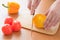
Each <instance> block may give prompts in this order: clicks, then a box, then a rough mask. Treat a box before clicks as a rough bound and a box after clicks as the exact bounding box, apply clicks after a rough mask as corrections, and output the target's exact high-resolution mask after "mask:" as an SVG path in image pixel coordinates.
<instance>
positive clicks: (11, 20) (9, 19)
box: [4, 17, 13, 25]
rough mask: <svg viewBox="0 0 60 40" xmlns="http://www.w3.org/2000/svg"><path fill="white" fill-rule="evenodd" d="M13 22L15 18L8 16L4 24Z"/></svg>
mask: <svg viewBox="0 0 60 40" xmlns="http://www.w3.org/2000/svg"><path fill="white" fill-rule="evenodd" d="M12 22H13V18H11V17H8V18H6V19H5V22H4V24H10V25H12Z"/></svg>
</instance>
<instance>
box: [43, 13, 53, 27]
mask: <svg viewBox="0 0 60 40" xmlns="http://www.w3.org/2000/svg"><path fill="white" fill-rule="evenodd" d="M52 16H53V14H52V13H50V14H48V16H47V19H46V21H45V23H44V27H45V28H46V27H47V25H48V23H50V20H51V19H52Z"/></svg>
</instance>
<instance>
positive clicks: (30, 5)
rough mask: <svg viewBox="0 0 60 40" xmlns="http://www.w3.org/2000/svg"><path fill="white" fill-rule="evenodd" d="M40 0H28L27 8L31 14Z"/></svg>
mask: <svg viewBox="0 0 60 40" xmlns="http://www.w3.org/2000/svg"><path fill="white" fill-rule="evenodd" d="M39 3H40V0H29V3H28V8H29V9H30V10H31V14H33V13H35V9H36V8H37V6H38V5H39Z"/></svg>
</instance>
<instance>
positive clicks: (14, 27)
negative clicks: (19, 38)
mask: <svg viewBox="0 0 60 40" xmlns="http://www.w3.org/2000/svg"><path fill="white" fill-rule="evenodd" d="M12 30H13V31H20V30H21V24H20V22H18V21H14V22H13V23H12Z"/></svg>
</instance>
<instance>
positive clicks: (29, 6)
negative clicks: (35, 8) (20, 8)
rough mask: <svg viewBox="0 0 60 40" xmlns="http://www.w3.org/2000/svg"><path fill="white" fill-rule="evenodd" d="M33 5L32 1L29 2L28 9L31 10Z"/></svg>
mask: <svg viewBox="0 0 60 40" xmlns="http://www.w3.org/2000/svg"><path fill="white" fill-rule="evenodd" d="M31 4H32V1H31V0H29V2H28V8H29V10H31Z"/></svg>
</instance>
